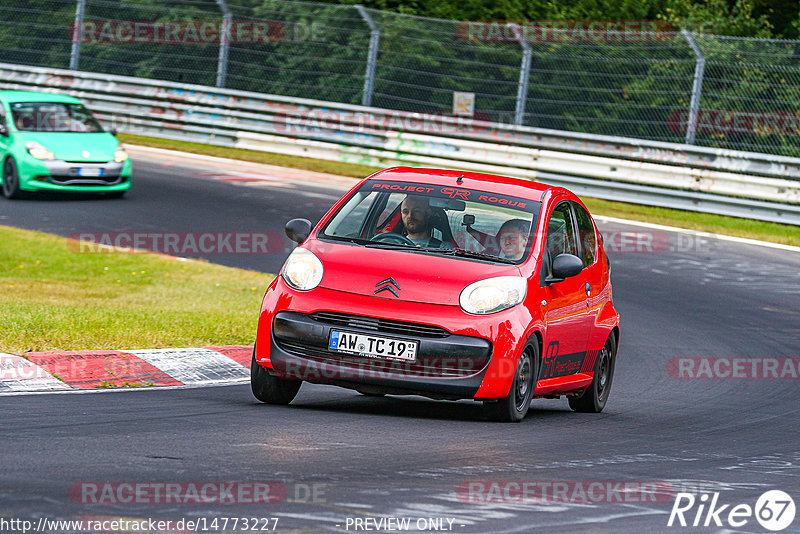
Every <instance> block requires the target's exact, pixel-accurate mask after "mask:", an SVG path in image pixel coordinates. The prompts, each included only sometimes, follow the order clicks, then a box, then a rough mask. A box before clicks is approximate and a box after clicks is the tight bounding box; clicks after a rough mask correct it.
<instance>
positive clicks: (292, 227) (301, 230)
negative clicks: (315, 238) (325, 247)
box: [286, 219, 312, 245]
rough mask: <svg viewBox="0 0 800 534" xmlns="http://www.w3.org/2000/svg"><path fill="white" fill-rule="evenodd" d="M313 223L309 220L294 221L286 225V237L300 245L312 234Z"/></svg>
mask: <svg viewBox="0 0 800 534" xmlns="http://www.w3.org/2000/svg"><path fill="white" fill-rule="evenodd" d="M311 228H312V226H311V221H309V220H308V219H292V220H291V221H289V222H287V223H286V235H287V236H288V237H289V239H291V240H292V241H294V242H295V243H297V244H298V245H299V244H300V243H302V242H303V241H305V240H306V238H307V237H308V235H309V234H310V233H311Z"/></svg>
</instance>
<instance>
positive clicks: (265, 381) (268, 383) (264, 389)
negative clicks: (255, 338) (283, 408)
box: [250, 347, 303, 404]
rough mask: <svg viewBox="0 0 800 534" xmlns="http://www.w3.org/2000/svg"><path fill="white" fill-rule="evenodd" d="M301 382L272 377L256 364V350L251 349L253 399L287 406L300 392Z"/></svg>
mask: <svg viewBox="0 0 800 534" xmlns="http://www.w3.org/2000/svg"><path fill="white" fill-rule="evenodd" d="M302 383H303V381H302V380H292V379H287V378H278V377H277V376H273V375H271V374H270V373H269V371H267V370H266V369H264V368H263V367H261V366H260V365H259V364H258V362H256V349H255V347H253V361H252V362H251V363H250V388H251V389H252V390H253V395H254V396H255V398H257V399H258V400H260V401H261V402H266V403H267V404H289V403H290V402H292V400H293V399H294V398H295V396H296V395H297V392H298V391H299V390H300V384H302Z"/></svg>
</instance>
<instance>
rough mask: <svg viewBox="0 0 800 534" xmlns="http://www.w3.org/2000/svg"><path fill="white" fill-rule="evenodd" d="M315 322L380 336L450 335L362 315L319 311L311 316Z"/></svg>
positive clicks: (446, 332)
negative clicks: (357, 329)
mask: <svg viewBox="0 0 800 534" xmlns="http://www.w3.org/2000/svg"><path fill="white" fill-rule="evenodd" d="M311 318H312V319H314V320H315V321H318V322H321V323H325V324H327V325H331V326H339V327H345V328H347V327H349V328H360V329H363V330H372V331H373V332H379V333H381V334H401V335H407V336H414V337H433V338H442V337H447V336H449V335H450V332H448V331H447V330H445V329H444V328H440V327H438V326H431V325H426V324H419V323H407V322H405V321H394V320H392V319H378V318H376V317H365V316H362V315H349V314H346V313H337V312H331V311H319V312H314V313H312V314H311Z"/></svg>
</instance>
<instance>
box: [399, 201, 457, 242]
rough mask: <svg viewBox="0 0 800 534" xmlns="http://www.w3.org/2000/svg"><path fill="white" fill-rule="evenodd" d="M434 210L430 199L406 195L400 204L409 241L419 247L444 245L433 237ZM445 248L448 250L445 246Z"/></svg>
mask: <svg viewBox="0 0 800 534" xmlns="http://www.w3.org/2000/svg"><path fill="white" fill-rule="evenodd" d="M432 215H433V210H432V209H431V206H430V201H429V199H428V197H424V196H420V195H406V198H404V199H403V202H402V203H400V216H401V217H402V219H403V225H404V226H405V228H406V232H407V234H408V236H407V237H408V240H409V241H411V242H412V243H414V244H415V245H416V246H418V247H442V246H443V243H442V241H440V240H439V239H436V238H435V237H433V236H432V235H431V230H432V226H431V217H432ZM444 248H448V247H447V245H444Z"/></svg>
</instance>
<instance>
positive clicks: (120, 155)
mask: <svg viewBox="0 0 800 534" xmlns="http://www.w3.org/2000/svg"><path fill="white" fill-rule="evenodd" d="M127 159H128V153H127V152H126V151H125V149H124V148H123V147H121V146H118V147H117V150H116V152H114V163H122V162H124V161H127Z"/></svg>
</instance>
